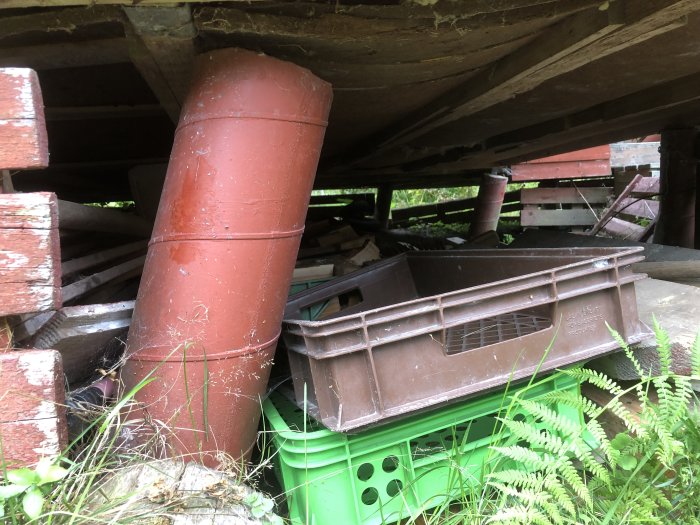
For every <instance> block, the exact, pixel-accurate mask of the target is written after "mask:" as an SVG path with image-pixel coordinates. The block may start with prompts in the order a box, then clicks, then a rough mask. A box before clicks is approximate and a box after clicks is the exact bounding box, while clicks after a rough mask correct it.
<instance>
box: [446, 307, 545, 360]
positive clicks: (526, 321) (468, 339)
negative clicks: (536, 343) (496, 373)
mask: <svg viewBox="0 0 700 525" xmlns="http://www.w3.org/2000/svg"><path fill="white" fill-rule="evenodd" d="M550 326H552V321H551V320H549V319H547V318H546V317H538V316H535V315H527V314H522V313H509V314H504V315H498V316H496V317H486V318H484V319H479V320H477V321H470V322H468V323H466V324H463V325H459V326H453V327H452V328H448V329H447V337H446V340H447V342H446V345H445V349H446V352H447V353H448V354H459V353H462V352H466V351H468V350H475V349H477V348H481V347H484V346H489V345H494V344H496V343H502V342H503V341H508V340H510V339H517V338H518V337H522V336H524V335H529V334H534V333H535V332H539V331H540V330H545V329H547V328H549V327H550Z"/></svg>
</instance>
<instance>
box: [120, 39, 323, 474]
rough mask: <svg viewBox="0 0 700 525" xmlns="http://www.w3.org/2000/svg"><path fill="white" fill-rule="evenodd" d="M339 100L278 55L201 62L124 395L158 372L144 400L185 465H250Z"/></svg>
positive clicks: (232, 55)
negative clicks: (225, 460)
mask: <svg viewBox="0 0 700 525" xmlns="http://www.w3.org/2000/svg"><path fill="white" fill-rule="evenodd" d="M331 98H332V91H331V87H330V85H329V84H328V83H326V82H324V81H322V80H320V79H318V78H317V77H315V76H314V75H312V74H311V73H310V72H309V71H307V70H306V69H303V68H300V67H298V66H296V65H293V64H290V63H287V62H282V61H280V60H276V59H274V58H271V57H267V56H263V55H259V54H256V53H252V52H249V51H244V50H240V49H225V50H218V51H213V52H211V53H207V54H204V55H201V56H200V57H199V58H198V59H197V63H196V65H195V73H194V78H193V85H192V88H191V91H190V94H189V96H188V98H187V100H186V102H185V104H184V106H183V111H182V115H181V117H180V123H179V125H178V129H177V132H176V135H175V143H174V145H173V150H172V155H171V158H170V164H169V166H168V173H167V176H166V181H165V186H164V188H163V194H162V197H161V202H160V206H159V209H158V215H157V217H156V223H155V226H154V230H153V237H152V239H151V243H150V246H149V250H148V258H147V260H146V265H145V268H144V273H143V277H142V280H141V287H140V289H139V296H138V299H137V302H136V307H135V311H134V318H133V322H132V325H131V329H130V331H129V337H128V341H127V355H128V360H127V362H126V364H125V366H124V367H123V368H122V379H123V381H124V386H125V388H126V389H130V388H132V387H134V386H135V385H137V384H139V382H140V381H142V380H143V379H144V378H145V377H147V375H148V374H149V373H150V372H151V371H152V370H154V369H156V371H155V373H154V374H153V376H154V377H157V378H158V379H157V380H156V381H153V382H152V383H150V384H148V385H147V386H146V387H145V388H143V389H141V390H140V391H139V392H138V394H137V396H136V399H137V400H138V401H140V402H142V403H143V404H144V405H145V406H146V409H145V410H146V411H147V414H148V417H150V418H151V419H152V420H160V421H162V422H164V423H167V425H168V427H169V428H170V429H174V439H173V440H172V442H171V445H172V447H173V449H174V451H175V452H176V453H184V454H195V457H196V458H197V459H200V460H201V461H203V462H205V463H208V464H211V463H215V462H216V459H215V454H216V452H217V451H223V452H226V453H228V454H229V455H231V456H233V458H236V459H240V458H243V459H247V458H248V457H249V454H250V451H251V449H252V446H253V444H254V442H255V437H256V431H257V424H258V420H259V417H260V395H261V394H263V393H264V390H265V388H266V383H267V379H268V375H269V369H270V365H271V362H272V359H273V356H274V351H275V345H276V341H277V338H278V336H279V331H280V325H281V320H282V314H283V311H284V307H285V304H286V298H287V292H288V290H289V285H290V281H291V278H292V272H293V269H294V263H295V260H296V256H297V251H298V248H299V242H300V239H301V234H302V231H303V226H304V220H305V216H306V210H307V207H308V203H309V198H310V194H311V189H312V186H313V180H314V176H315V172H316V167H317V163H318V158H319V155H320V151H321V145H322V142H323V136H324V133H325V129H326V124H327V119H328V111H329V109H330V103H331ZM135 414H136V415H142V414H143V412H141V411H139V412H136V413H135Z"/></svg>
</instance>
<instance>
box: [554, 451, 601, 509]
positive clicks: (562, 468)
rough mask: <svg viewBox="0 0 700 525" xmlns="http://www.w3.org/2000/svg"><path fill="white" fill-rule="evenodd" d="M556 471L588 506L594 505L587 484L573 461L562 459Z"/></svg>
mask: <svg viewBox="0 0 700 525" xmlns="http://www.w3.org/2000/svg"><path fill="white" fill-rule="evenodd" d="M556 469H557V472H558V473H559V475H560V476H561V478H562V479H563V480H564V482H565V483H566V484H567V485H569V486H570V487H571V488H572V489H573V491H574V492H575V493H576V495H577V496H578V497H579V498H581V500H582V501H583V502H584V503H585V504H586V506H588V507H591V505H592V504H593V502H592V500H591V494H590V492H589V490H588V487H586V484H585V483H584V482H583V481H582V480H581V475H580V474H579V472H578V471H577V470H576V467H574V465H573V463H572V462H571V460H570V459H569V458H567V457H560V458H559V461H558V462H557V466H556Z"/></svg>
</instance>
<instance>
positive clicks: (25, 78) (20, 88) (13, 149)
mask: <svg viewBox="0 0 700 525" xmlns="http://www.w3.org/2000/svg"><path fill="white" fill-rule="evenodd" d="M48 165H49V147H48V139H47V134H46V122H45V119H44V104H43V100H42V97H41V88H40V87H39V78H38V77H37V74H36V72H35V71H33V70H31V69H26V68H0V169H27V168H45V167H46V166H48Z"/></svg>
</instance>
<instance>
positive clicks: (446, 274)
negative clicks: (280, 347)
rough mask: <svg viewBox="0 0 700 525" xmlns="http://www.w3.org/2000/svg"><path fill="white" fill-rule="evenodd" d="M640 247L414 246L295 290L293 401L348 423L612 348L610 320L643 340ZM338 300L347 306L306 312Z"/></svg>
mask: <svg viewBox="0 0 700 525" xmlns="http://www.w3.org/2000/svg"><path fill="white" fill-rule="evenodd" d="M642 250H643V248H636V247H635V248H565V249H548V248H545V249H530V250H465V251H450V252H413V253H406V254H402V255H399V256H397V257H393V258H391V259H386V260H385V261H382V262H380V263H378V264H375V265H373V266H372V267H370V268H367V269H365V270H361V271H358V272H355V273H352V274H350V275H347V276H345V277H342V278H339V279H334V280H333V281H330V282H328V283H326V284H323V285H320V286H317V287H315V288H313V289H311V290H308V291H307V292H302V293H300V294H297V295H295V296H293V297H291V298H290V301H289V302H288V303H287V309H286V311H285V320H284V329H283V340H284V343H285V346H286V348H287V351H288V354H289V361H290V367H291V371H292V378H293V381H294V390H295V396H296V399H297V402H299V403H301V402H302V401H303V400H304V399H305V398H306V399H307V406H308V410H309V413H310V414H311V415H312V416H313V417H315V418H316V419H318V420H319V421H321V422H322V423H323V424H324V425H325V426H326V427H328V428H329V429H331V430H336V431H348V430H351V429H357V428H360V427H364V426H367V425H370V424H375V423H377V422H380V421H381V422H383V421H384V420H387V419H390V418H393V417H395V416H399V415H401V414H405V413H408V412H413V411H416V410H420V409H423V408H426V407H429V406H434V405H439V404H443V403H446V402H448V401H451V400H455V399H461V398H464V397H466V396H470V395H473V394H477V393H483V392H485V391H488V390H491V389H494V388H496V387H498V386H502V385H504V384H506V383H508V382H510V381H517V380H518V379H522V378H525V377H529V376H531V375H532V374H533V373H535V372H536V371H537V370H538V369H539V370H540V371H549V370H553V369H555V368H560V367H563V366H566V365H569V364H572V363H576V362H580V361H582V360H586V359H590V358H593V357H597V356H600V355H602V354H605V353H608V352H610V351H613V350H615V349H616V348H617V344H616V343H615V341H614V340H613V338H612V336H611V335H610V333H609V331H608V329H607V328H606V326H605V322H606V321H607V322H608V323H609V324H610V325H611V326H612V327H613V328H614V329H615V330H617V331H618V332H619V333H620V334H621V335H622V337H623V338H624V339H625V340H626V341H627V342H628V343H635V342H638V341H640V340H642V339H644V338H646V337H648V336H649V335H650V332H649V329H648V328H647V327H646V325H644V324H643V323H641V322H640V321H639V318H638V315H637V304H636V298H635V292H634V281H636V280H639V279H642V278H644V277H645V276H644V275H639V274H635V273H633V272H632V269H631V264H632V263H636V262H639V261H641V260H643V259H644V257H643V256H642V253H641V252H642ZM333 298H338V301H339V303H340V304H341V306H342V305H345V306H346V307H345V308H344V309H342V310H341V311H340V312H338V313H336V314H334V315H332V316H330V317H328V318H325V319H321V320H316V321H307V320H303V317H302V316H303V312H304V311H305V310H306V309H308V308H310V307H313V306H314V305H316V304H318V303H321V302H324V301H328V300H329V299H333ZM550 345H551V348H549V347H550ZM547 348H549V352H546V351H547ZM305 390H306V392H305Z"/></svg>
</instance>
